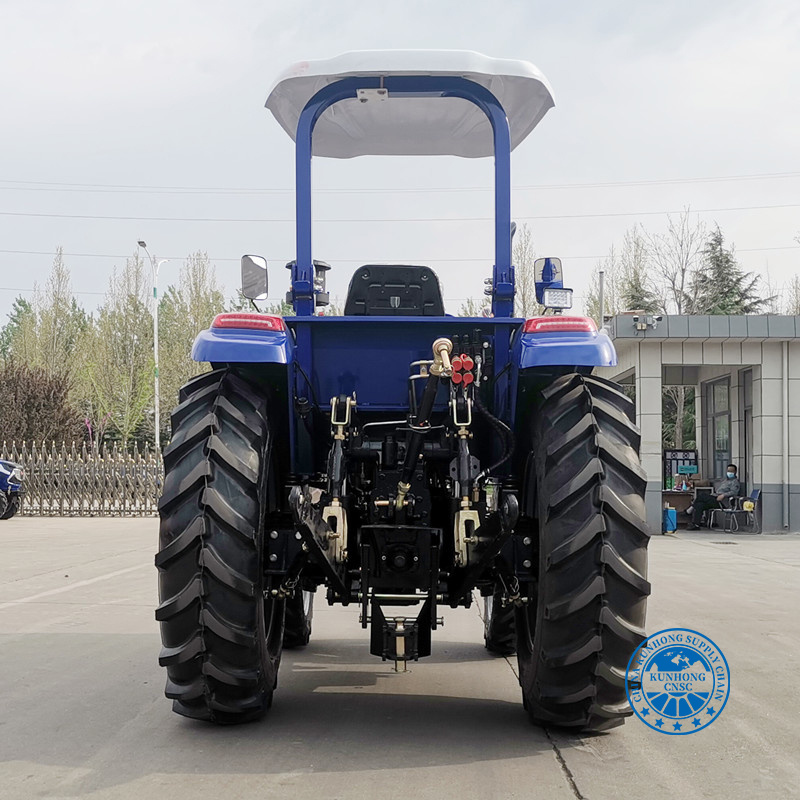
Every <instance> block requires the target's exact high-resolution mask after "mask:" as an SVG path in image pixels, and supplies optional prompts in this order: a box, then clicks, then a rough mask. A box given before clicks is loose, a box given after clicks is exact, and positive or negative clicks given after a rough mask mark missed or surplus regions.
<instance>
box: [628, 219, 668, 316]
mask: <svg viewBox="0 0 800 800" xmlns="http://www.w3.org/2000/svg"><path fill="white" fill-rule="evenodd" d="M619 260H620V264H619V267H620V270H619V271H620V275H619V287H618V290H617V291H618V293H619V297H620V301H621V303H622V305H623V307H624V310H626V311H643V312H644V313H645V314H656V313H658V312H659V311H660V310H661V309H662V308H663V306H664V303H663V301H662V300H661V298H659V296H658V293H657V289H656V285H655V283H654V281H653V278H652V270H651V267H650V253H649V250H648V247H647V241H646V239H645V237H644V235H643V234H642V232H641V230H640V229H639V227H638V226H636V225H634V227H633V228H631V229H630V230H629V231H627V232H626V233H625V238H624V239H623V242H622V252H621V253H620V259H619Z"/></svg>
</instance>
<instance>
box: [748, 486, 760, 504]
mask: <svg viewBox="0 0 800 800" xmlns="http://www.w3.org/2000/svg"><path fill="white" fill-rule="evenodd" d="M759 497H761V489H753V491H752V492H750V499H751V500H752V501H753V502H754V503H757V502H758V498H759Z"/></svg>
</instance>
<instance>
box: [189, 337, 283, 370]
mask: <svg viewBox="0 0 800 800" xmlns="http://www.w3.org/2000/svg"><path fill="white" fill-rule="evenodd" d="M192 359H193V360H194V361H209V362H213V363H216V364H220V363H238V364H248V363H249V364H291V363H292V362H293V361H294V342H293V341H292V338H291V335H290V334H289V332H288V331H285V330H284V331H265V330H248V329H244V328H209V329H208V330H205V331H200V333H199V334H198V335H197V338H196V339H195V340H194V345H193V346H192Z"/></svg>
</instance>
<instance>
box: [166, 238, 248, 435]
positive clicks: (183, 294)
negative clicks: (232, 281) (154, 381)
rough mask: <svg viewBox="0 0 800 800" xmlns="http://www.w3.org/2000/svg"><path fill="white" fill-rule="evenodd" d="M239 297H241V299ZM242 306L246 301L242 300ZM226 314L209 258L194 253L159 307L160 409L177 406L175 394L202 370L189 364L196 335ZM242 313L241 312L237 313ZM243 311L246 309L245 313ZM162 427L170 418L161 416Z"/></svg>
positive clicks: (191, 362) (198, 365)
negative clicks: (222, 314) (218, 315)
mask: <svg viewBox="0 0 800 800" xmlns="http://www.w3.org/2000/svg"><path fill="white" fill-rule="evenodd" d="M240 297H241V295H240ZM241 299H242V300H243V301H244V302H246V303H249V302H250V301H249V300H246V299H245V298H241ZM224 310H225V297H224V295H223V294H222V291H221V290H220V288H219V285H218V283H217V275H216V270H215V268H214V265H213V264H212V263H211V261H210V259H209V257H208V254H206V253H204V252H201V251H197V252H196V253H192V254H191V255H189V257H188V258H187V259H186V261H184V263H183V266H182V267H181V270H180V273H179V275H178V284H177V286H170V287H169V288H168V289H167V291H166V292H164V296H163V299H162V300H161V303H160V304H159V339H160V341H159V373H160V395H161V397H160V408H161V409H162V411H165V412H166V411H168V410H169V409H171V408H173V407H174V406H175V405H177V402H178V391H179V390H180V388H181V386H183V384H184V383H186V382H187V381H188V380H189V379H190V378H191V377H193V376H194V375H197V374H198V373H200V372H202V371H203V370H204V369H205V367H203V366H202V365H201V364H198V363H197V362H196V361H192V358H191V351H192V344H193V342H194V340H195V337H196V336H197V334H198V333H199V332H200V331H201V330H203V329H204V328H208V327H209V326H210V325H211V322H212V320H213V319H214V317H215V316H216V315H217V314H220V313H222V312H223V311H224ZM238 310H242V309H238ZM244 310H246V309H244ZM162 427H163V428H164V429H165V430H168V428H169V415H168V414H167V413H163V414H162Z"/></svg>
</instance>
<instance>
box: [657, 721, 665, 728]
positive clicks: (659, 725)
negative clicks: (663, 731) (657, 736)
mask: <svg viewBox="0 0 800 800" xmlns="http://www.w3.org/2000/svg"><path fill="white" fill-rule="evenodd" d="M663 724H664V720H663V719H657V720H656V727H657V728H660V727H661V726H662V725H663Z"/></svg>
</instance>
